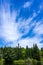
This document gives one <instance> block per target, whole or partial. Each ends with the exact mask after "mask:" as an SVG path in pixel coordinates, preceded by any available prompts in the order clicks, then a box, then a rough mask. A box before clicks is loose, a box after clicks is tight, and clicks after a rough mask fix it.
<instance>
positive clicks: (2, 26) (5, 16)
mask: <svg viewBox="0 0 43 65" xmlns="http://www.w3.org/2000/svg"><path fill="white" fill-rule="evenodd" d="M32 4H33V5H34V2H29V1H26V2H25V3H24V4H23V5H22V6H23V7H21V8H20V9H18V8H17V9H18V10H15V8H14V9H13V10H12V11H11V9H10V6H11V4H10V3H6V2H5V4H1V9H0V15H1V16H0V39H4V40H2V41H1V42H2V43H3V41H4V42H5V44H7V45H8V46H10V44H11V46H12V47H14V46H16V45H17V43H20V45H21V46H22V47H26V45H28V46H29V47H32V46H33V44H35V43H36V44H37V45H38V47H39V48H41V47H43V44H41V43H43V37H42V35H43V30H42V28H43V20H42V19H43V11H42V9H38V8H37V7H38V6H36V4H35V6H36V9H37V11H36V9H35V8H34V6H33V5H32ZM37 5H38V4H37ZM13 7H14V6H13ZM41 8H42V7H41ZM16 19H18V20H16ZM1 42H0V43H1Z"/></svg>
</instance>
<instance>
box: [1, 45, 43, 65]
mask: <svg viewBox="0 0 43 65" xmlns="http://www.w3.org/2000/svg"><path fill="white" fill-rule="evenodd" d="M40 52H41V53H40ZM0 58H1V59H4V65H13V64H14V63H13V61H14V60H17V61H18V60H24V59H28V58H30V59H35V60H36V61H37V62H36V61H35V60H33V61H32V63H33V64H34V65H35V64H37V65H39V64H40V65H41V63H40V61H41V58H43V48H41V50H39V48H38V46H37V44H35V45H33V47H32V48H28V46H26V48H22V47H21V46H20V45H19V44H18V46H17V47H15V48H12V47H4V48H0ZM20 62H21V61H20ZM23 63H24V62H23ZM42 65H43V64H42Z"/></svg>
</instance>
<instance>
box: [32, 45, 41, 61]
mask: <svg viewBox="0 0 43 65" xmlns="http://www.w3.org/2000/svg"><path fill="white" fill-rule="evenodd" d="M32 54H33V59H36V60H38V61H40V60H41V56H40V51H39V48H38V47H37V44H35V45H33V53H32Z"/></svg>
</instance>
